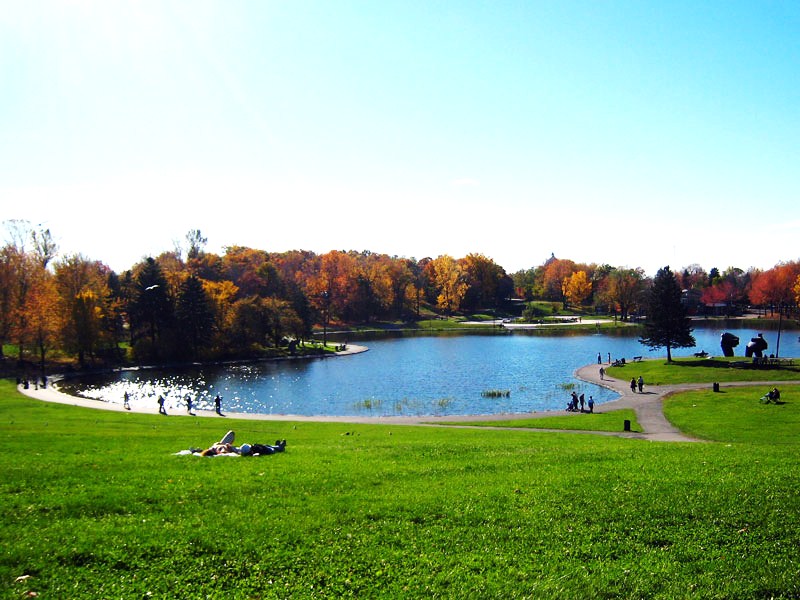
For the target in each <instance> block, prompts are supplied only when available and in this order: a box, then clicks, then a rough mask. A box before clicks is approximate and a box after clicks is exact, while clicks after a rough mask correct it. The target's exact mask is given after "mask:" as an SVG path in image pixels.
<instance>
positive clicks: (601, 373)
mask: <svg viewBox="0 0 800 600" xmlns="http://www.w3.org/2000/svg"><path fill="white" fill-rule="evenodd" d="M605 376H606V370H605V369H604V368H603V367H600V381H603V377H605Z"/></svg>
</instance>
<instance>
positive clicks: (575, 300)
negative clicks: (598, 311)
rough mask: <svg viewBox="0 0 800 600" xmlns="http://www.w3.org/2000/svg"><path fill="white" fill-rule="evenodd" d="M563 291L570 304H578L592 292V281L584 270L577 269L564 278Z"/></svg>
mask: <svg viewBox="0 0 800 600" xmlns="http://www.w3.org/2000/svg"><path fill="white" fill-rule="evenodd" d="M564 284H565V285H564V291H565V294H564V295H565V296H566V298H567V302H569V303H570V304H571V305H572V306H580V305H581V304H583V302H584V301H585V300H586V299H587V298H588V297H589V296H590V295H591V293H592V282H591V281H589V277H588V275H587V274H586V271H577V272H575V273H573V274H572V275H570V276H569V277H566V278H565V279H564Z"/></svg>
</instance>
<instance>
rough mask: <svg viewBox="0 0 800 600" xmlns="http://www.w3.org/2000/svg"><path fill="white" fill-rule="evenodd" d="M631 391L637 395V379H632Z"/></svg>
mask: <svg viewBox="0 0 800 600" xmlns="http://www.w3.org/2000/svg"><path fill="white" fill-rule="evenodd" d="M631 391H632V392H633V393H634V394H635V393H636V378H635V377H631Z"/></svg>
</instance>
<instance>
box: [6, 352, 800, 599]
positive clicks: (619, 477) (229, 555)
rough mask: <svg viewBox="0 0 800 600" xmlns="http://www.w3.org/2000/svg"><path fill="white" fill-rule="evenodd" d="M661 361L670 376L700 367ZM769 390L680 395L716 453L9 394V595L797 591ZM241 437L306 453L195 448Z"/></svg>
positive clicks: (785, 405) (782, 417)
mask: <svg viewBox="0 0 800 600" xmlns="http://www.w3.org/2000/svg"><path fill="white" fill-rule="evenodd" d="M652 363H656V364H652ZM644 365H647V368H648V369H651V370H650V371H649V372H648V373H649V374H648V375H647V376H646V378H647V377H649V378H650V381H656V380H659V379H660V380H663V381H667V380H669V379H670V378H673V377H675V376H674V375H673V372H674V370H676V369H681V370H682V371H683V372H688V371H692V373H699V371H697V370H691V369H687V368H685V367H676V368H674V369H673V367H672V366H666V365H663V364H658V361H646V362H645V363H643V366H644ZM729 370H731V371H735V370H734V369H729ZM751 375H752V374H751V373H747V372H745V371H742V375H741V376H742V377H749V376H751ZM692 377H697V375H692ZM716 380H717V379H716V378H713V379H711V381H716ZM762 391H763V390H761V389H760V388H758V387H757V388H751V387H733V386H731V387H726V388H725V389H724V392H722V393H714V392H713V391H712V390H711V388H710V387H708V388H707V389H703V390H698V391H692V392H686V393H682V394H676V395H673V396H671V397H669V398H668V399H667V400H665V404H664V410H665V413H666V414H667V416H668V417H669V418H670V420H671V421H672V423H673V424H674V425H676V426H677V427H679V428H680V429H682V430H683V431H685V432H687V433H690V434H691V435H693V436H695V437H699V438H702V439H705V440H711V442H710V443H705V444H692V443H659V442H648V441H643V440H640V439H630V438H617V437H610V436H599V435H594V434H576V433H552V432H541V431H535V430H532V429H524V428H516V427H515V428H506V429H495V428H487V427H475V428H465V427H459V428H453V427H431V426H409V425H400V424H353V423H341V422H340V423H317V422H308V421H303V422H300V421H268V420H239V419H230V418H225V419H222V418H219V419H191V418H184V419H172V418H164V417H161V416H158V415H151V414H141V413H140V414H132V413H126V412H114V411H97V410H91V409H88V408H83V407H76V406H67V405H61V404H51V403H43V402H39V401H36V400H33V399H30V398H27V397H24V396H22V395H21V394H19V393H18V392H17V391H16V389H15V388H14V385H13V382H10V381H3V382H0V427H1V428H2V430H3V435H2V436H0V449H2V452H1V453H0V465H2V467H1V472H2V473H3V477H2V480H1V481H0V489H1V490H2V502H3V511H2V517H0V535H2V539H3V540H4V544H3V545H2V549H1V550H0V594H2V597H6V598H19V597H24V596H25V595H29V596H30V595H33V594H38V596H39V597H48V598H62V597H69V598H97V597H106V598H113V597H118V598H131V597H153V598H198V597H216V598H289V597H292V598H311V597H316V598H334V597H336V598H340V597H418V598H423V597H425V598H428V597H432V596H445V597H452V596H472V597H503V598H564V597H584V598H591V597H606V598H610V597H614V598H641V597H648V598H676V597H677V598H680V597H686V598H688V597H692V598H695V597H700V598H731V597H738V598H741V597H774V598H789V597H797V596H798V595H800V583H798V581H800V555H799V554H798V550H797V549H798V547H800V533H798V532H800V496H798V494H797V493H796V490H797V489H798V487H800V474H798V471H797V468H796V457H797V454H798V451H800V441H799V439H798V438H799V436H798V435H797V434H798V431H800V387H798V386H797V385H794V384H790V383H786V384H784V385H781V402H782V403H781V404H763V403H761V402H759V400H758V398H759V396H761V392H762ZM597 416H598V417H599V418H600V417H602V416H601V415H597ZM584 417H586V418H585V419H584ZM558 418H561V417H558ZM593 418H594V415H578V416H577V417H576V418H575V419H570V421H571V422H573V423H574V422H575V421H576V420H578V421H581V420H583V421H584V422H585V423H586V427H587V428H591V427H592V425H593V424H592V422H591V420H592V419H593ZM547 421H548V419H543V420H542V421H541V422H540V423H541V424H542V426H548V427H553V428H558V427H560V425H559V424H558V421H557V420H554V421H552V422H550V423H547ZM523 425H524V424H523ZM227 429H233V430H235V431H236V437H237V441H239V442H251V443H252V442H262V443H272V442H274V441H275V440H276V439H286V440H287V442H288V445H287V450H286V452H285V453H282V454H276V455H272V456H265V457H260V458H235V459H226V458H196V457H192V456H176V455H175V453H176V452H178V451H180V450H183V449H187V448H189V447H205V446H208V445H210V444H211V443H212V442H213V441H215V440H217V439H219V438H220V437H221V435H222V434H223V433H224V432H225V430H227Z"/></svg>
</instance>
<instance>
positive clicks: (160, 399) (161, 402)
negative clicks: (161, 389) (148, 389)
mask: <svg viewBox="0 0 800 600" xmlns="http://www.w3.org/2000/svg"><path fill="white" fill-rule="evenodd" d="M158 412H159V413H161V414H162V415H165V414H167V411H166V410H164V396H161V395H159V396H158Z"/></svg>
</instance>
